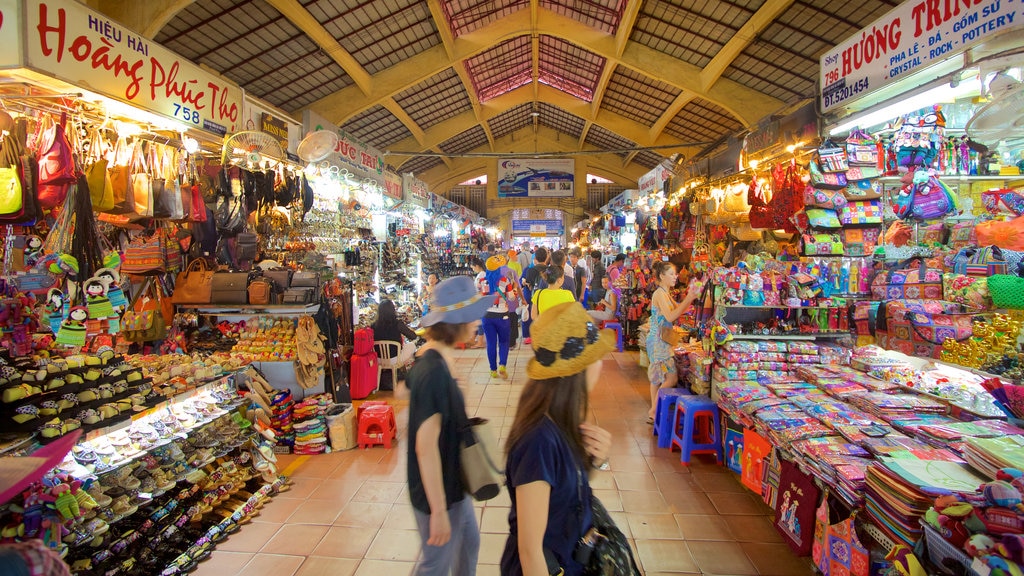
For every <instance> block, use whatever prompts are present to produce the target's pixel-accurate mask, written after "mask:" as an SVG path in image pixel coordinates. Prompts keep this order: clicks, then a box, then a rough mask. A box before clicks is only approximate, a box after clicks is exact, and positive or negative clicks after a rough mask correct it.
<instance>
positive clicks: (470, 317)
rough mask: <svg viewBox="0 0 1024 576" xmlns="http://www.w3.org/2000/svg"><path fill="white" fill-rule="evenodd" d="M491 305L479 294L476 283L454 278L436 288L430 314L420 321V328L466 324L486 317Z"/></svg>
mask: <svg viewBox="0 0 1024 576" xmlns="http://www.w3.org/2000/svg"><path fill="white" fill-rule="evenodd" d="M490 305H491V300H490V299H489V298H484V297H483V295H482V294H480V293H479V292H477V290H476V283H475V282H473V279H472V278H470V277H469V276H454V277H452V278H448V279H446V280H443V281H441V282H439V283H438V284H437V286H434V292H433V295H432V296H431V298H430V305H429V309H430V312H429V313H428V314H427V315H426V316H424V317H423V319H422V320H420V326H423V327H428V326H433V325H434V324H437V323H439V322H444V323H445V324H466V323H469V322H472V321H474V320H479V319H481V318H483V317H484V312H486V311H487V308H488V307H489V306H490Z"/></svg>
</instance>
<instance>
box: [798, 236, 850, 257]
mask: <svg viewBox="0 0 1024 576" xmlns="http://www.w3.org/2000/svg"><path fill="white" fill-rule="evenodd" d="M803 241H804V256H842V255H843V240H842V239H841V238H840V237H839V235H838V234H804V235H803Z"/></svg>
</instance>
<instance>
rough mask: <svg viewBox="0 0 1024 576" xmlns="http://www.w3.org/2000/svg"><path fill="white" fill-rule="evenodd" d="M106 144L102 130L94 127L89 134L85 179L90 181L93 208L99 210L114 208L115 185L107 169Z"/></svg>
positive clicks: (106, 210)
mask: <svg viewBox="0 0 1024 576" xmlns="http://www.w3.org/2000/svg"><path fill="white" fill-rule="evenodd" d="M105 144H106V143H105V142H104V140H103V136H102V135H101V134H100V131H99V130H96V129H93V130H92V131H91V132H90V134H89V150H88V153H87V158H86V160H87V163H86V167H85V179H86V181H87V182H88V183H89V195H90V196H91V198H92V209H93V210H95V211H97V212H108V211H110V210H111V209H113V208H114V185H113V182H112V180H111V179H110V171H109V170H107V167H108V165H109V163H108V162H107V158H106V151H105V150H104V147H105Z"/></svg>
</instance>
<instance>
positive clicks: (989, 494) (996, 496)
mask: <svg viewBox="0 0 1024 576" xmlns="http://www.w3.org/2000/svg"><path fill="white" fill-rule="evenodd" d="M981 491H982V494H984V496H985V500H986V501H988V503H989V504H991V505H992V506H1000V507H1002V508H1018V507H1019V506H1020V504H1021V493H1020V490H1017V488H1016V487H1014V486H1013V485H1012V484H1010V483H1009V482H1006V481H1004V480H996V481H994V482H989V483H987V484H983V485H982V486H981Z"/></svg>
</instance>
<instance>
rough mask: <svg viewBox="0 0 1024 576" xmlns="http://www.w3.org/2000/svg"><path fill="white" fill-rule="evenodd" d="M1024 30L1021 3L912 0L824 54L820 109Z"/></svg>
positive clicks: (839, 103) (979, 0)
mask: <svg viewBox="0 0 1024 576" xmlns="http://www.w3.org/2000/svg"><path fill="white" fill-rule="evenodd" d="M1022 27H1024V10H1021V3H1020V2H1013V1H1010V0H943V1H942V2H939V1H938V0H917V1H914V0H911V1H910V2H905V3H903V4H900V5H899V6H897V7H896V8H894V9H892V10H891V11H889V13H888V14H886V15H885V16H883V17H881V18H879V19H878V20H876V21H874V22H873V23H872V24H871V25H869V26H867V27H865V28H864V29H862V30H861V31H859V32H857V33H856V34H854V35H853V36H851V37H850V38H849V39H847V40H846V41H845V42H843V43H842V44H840V45H838V46H836V47H835V48H833V49H832V50H829V51H827V52H825V53H824V54H822V56H821V81H820V85H821V86H822V91H821V109H822V111H825V112H827V111H829V110H831V109H833V108H836V107H837V106H841V105H843V104H845V103H846V102H847V101H850V100H854V99H856V97H858V96H861V95H863V94H865V93H867V92H869V91H870V92H874V91H877V90H878V89H880V88H882V87H884V86H885V85H887V84H891V83H893V82H896V81H898V80H900V79H902V78H905V77H907V76H909V75H910V74H912V73H913V72H917V71H919V70H923V69H925V68H927V67H929V66H931V65H933V64H938V63H939V62H942V61H944V60H948V59H949V58H950V57H951V56H955V55H957V54H960V53H962V52H964V51H966V50H967V49H969V48H971V47H972V46H974V45H975V44H977V43H979V42H981V41H982V40H988V39H991V38H992V37H993V36H996V35H999V34H1002V33H1004V32H1007V31H1011V30H1019V29H1020V28H1022Z"/></svg>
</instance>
